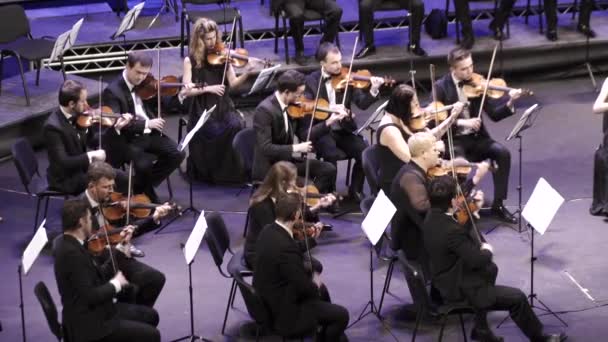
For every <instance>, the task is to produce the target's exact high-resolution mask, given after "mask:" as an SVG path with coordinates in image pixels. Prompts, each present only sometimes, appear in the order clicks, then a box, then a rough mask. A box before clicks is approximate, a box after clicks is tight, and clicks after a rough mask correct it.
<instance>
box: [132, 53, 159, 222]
mask: <svg viewBox="0 0 608 342" xmlns="http://www.w3.org/2000/svg"><path fill="white" fill-rule="evenodd" d="M156 59H157V60H158V84H157V86H156V117H157V118H158V119H161V108H160V107H161V101H160V88H161V76H160V47H158V48H156ZM160 135H161V136H162V135H163V132H162V131H160ZM129 180H130V179H129ZM127 220H128V216H127Z"/></svg>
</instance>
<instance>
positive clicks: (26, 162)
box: [11, 138, 40, 193]
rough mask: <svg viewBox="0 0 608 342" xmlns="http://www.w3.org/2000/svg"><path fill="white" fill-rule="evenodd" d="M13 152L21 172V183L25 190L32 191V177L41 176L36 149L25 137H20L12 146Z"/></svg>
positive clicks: (16, 165)
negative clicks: (30, 187)
mask: <svg viewBox="0 0 608 342" xmlns="http://www.w3.org/2000/svg"><path fill="white" fill-rule="evenodd" d="M11 154H12V156H13V161H14V162H15V167H16V168H17V172H19V178H21V183H23V186H24V187H25V190H26V191H27V192H28V193H30V189H29V185H30V183H31V181H32V178H33V177H34V176H36V175H38V176H40V174H39V173H38V160H37V159H36V154H35V153H34V149H33V148H32V145H31V144H30V143H29V141H27V140H26V139H25V138H19V139H17V141H16V142H15V143H14V144H13V146H11Z"/></svg>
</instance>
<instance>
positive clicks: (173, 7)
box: [147, 0, 177, 29]
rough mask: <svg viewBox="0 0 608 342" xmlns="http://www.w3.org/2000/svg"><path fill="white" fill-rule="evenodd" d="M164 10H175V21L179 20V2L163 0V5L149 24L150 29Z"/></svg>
mask: <svg viewBox="0 0 608 342" xmlns="http://www.w3.org/2000/svg"><path fill="white" fill-rule="evenodd" d="M174 1H175V0H174ZM163 10H165V11H167V12H169V10H173V13H175V21H177V3H171V0H163V5H162V6H161V7H160V8H159V9H158V13H156V15H155V16H154V18H153V19H152V21H151V22H150V24H148V27H147V28H148V29H149V28H151V27H152V25H154V23H155V22H156V20H158V18H159V17H160V15H161V13H162V12H163Z"/></svg>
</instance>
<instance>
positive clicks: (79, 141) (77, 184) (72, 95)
mask: <svg viewBox="0 0 608 342" xmlns="http://www.w3.org/2000/svg"><path fill="white" fill-rule="evenodd" d="M87 109H88V103H87V89H86V88H85V86H84V85H83V84H82V83H80V82H78V81H74V80H67V81H65V82H63V84H62V85H61V89H60V90H59V109H57V110H56V111H54V112H53V113H51V115H50V116H49V117H48V119H47V120H46V122H45V123H44V126H43V128H42V132H43V136H44V141H45V142H46V149H47V152H48V157H49V166H48V169H47V173H46V176H47V179H48V182H49V186H50V188H51V189H53V190H58V191H61V192H65V193H67V194H72V195H77V194H79V193H81V192H83V191H84V189H85V188H86V187H87V169H88V167H89V165H90V164H91V162H93V161H104V160H105V159H106V151H105V150H103V149H100V148H99V144H98V139H99V136H98V132H99V130H98V129H97V128H96V126H95V125H93V126H92V127H90V128H87V127H80V126H79V125H78V123H77V120H78V117H79V116H80V115H82V114H83V113H84V112H85V111H86V110H87ZM130 119H131V116H130V115H128V114H125V115H123V116H122V117H121V118H120V119H118V120H117V121H116V124H115V125H114V128H115V129H116V130H121V129H122V128H123V127H124V126H125V125H126V124H128V123H129V121H130ZM105 131H106V130H105V129H104V133H102V135H104V136H105ZM88 146H96V149H94V150H91V151H87V149H88V148H87V147H88ZM122 185H123V184H121V186H122ZM125 185H126V184H125Z"/></svg>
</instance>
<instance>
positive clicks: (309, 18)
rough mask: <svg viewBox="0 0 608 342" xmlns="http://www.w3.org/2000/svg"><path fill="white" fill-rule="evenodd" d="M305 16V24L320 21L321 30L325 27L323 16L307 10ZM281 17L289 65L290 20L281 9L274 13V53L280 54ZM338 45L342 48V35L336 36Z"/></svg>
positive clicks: (286, 57)
mask: <svg viewBox="0 0 608 342" xmlns="http://www.w3.org/2000/svg"><path fill="white" fill-rule="evenodd" d="M327 1H334V0H327ZM270 8H273V6H272V3H271V5H270ZM303 16H304V24H306V23H307V22H311V21H318V22H319V26H320V27H321V28H323V27H324V21H323V14H321V13H319V12H316V11H313V10H310V9H308V8H307V9H305V10H304V15H303ZM279 17H281V18H282V20H283V31H282V32H283V43H284V44H285V63H287V64H289V42H288V35H289V30H288V29H287V19H289V16H287V13H285V11H284V10H283V9H282V8H279V9H278V10H276V11H275V12H274V53H279V36H280V31H279ZM336 45H337V46H338V47H340V34H336Z"/></svg>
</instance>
